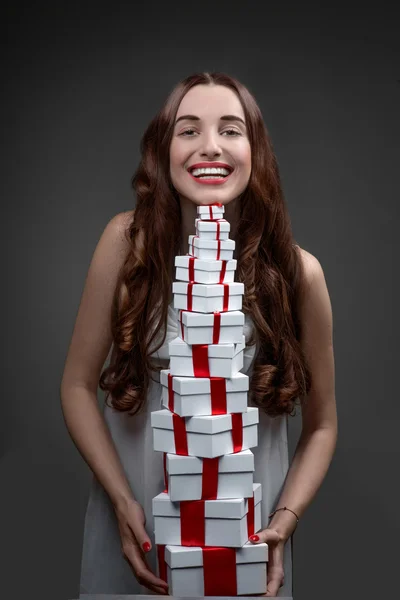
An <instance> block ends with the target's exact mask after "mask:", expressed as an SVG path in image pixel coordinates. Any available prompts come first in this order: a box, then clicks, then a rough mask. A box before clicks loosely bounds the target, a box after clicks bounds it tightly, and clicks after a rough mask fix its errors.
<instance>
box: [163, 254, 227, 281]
mask: <svg viewBox="0 0 400 600" xmlns="http://www.w3.org/2000/svg"><path fill="white" fill-rule="evenodd" d="M190 261H192V264H193V273H190V269H189V265H190ZM236 266H237V260H236V258H233V259H232V260H229V261H228V262H224V261H222V260H201V259H200V258H194V257H192V256H189V255H188V254H186V255H185V256H175V267H176V269H175V279H177V280H178V281H194V282H196V283H208V284H212V283H231V282H233V280H234V278H235V270H236Z"/></svg>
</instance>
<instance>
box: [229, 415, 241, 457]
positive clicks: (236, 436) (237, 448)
mask: <svg viewBox="0 0 400 600" xmlns="http://www.w3.org/2000/svg"><path fill="white" fill-rule="evenodd" d="M231 417H232V442H233V452H234V453H235V452H241V451H242V449H243V419H242V413H232V414H231Z"/></svg>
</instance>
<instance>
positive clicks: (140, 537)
mask: <svg viewBox="0 0 400 600" xmlns="http://www.w3.org/2000/svg"><path fill="white" fill-rule="evenodd" d="M115 513H116V515H117V519H118V527H119V533H120V536H121V543H122V553H123V556H124V558H125V560H126V561H127V562H128V564H129V566H130V567H131V569H132V571H133V574H134V575H135V577H136V579H137V580H138V582H139V583H140V584H141V585H144V586H145V587H147V588H148V589H149V590H151V591H152V592H154V593H156V594H164V595H168V583H167V582H166V581H163V580H162V579H160V578H159V577H156V575H154V573H153V572H152V571H151V570H150V568H149V566H148V564H147V561H146V557H145V554H146V552H149V551H150V550H151V542H150V538H149V536H148V535H147V533H146V529H145V524H146V518H145V515H144V511H143V508H142V507H141V505H140V504H139V503H138V502H136V500H130V501H128V502H126V503H125V504H124V505H123V506H122V507H121V506H118V507H117V508H116V509H115Z"/></svg>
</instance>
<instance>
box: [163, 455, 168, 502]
mask: <svg viewBox="0 0 400 600" xmlns="http://www.w3.org/2000/svg"><path fill="white" fill-rule="evenodd" d="M163 470H164V485H165V488H164V494H168V476H167V453H166V452H163Z"/></svg>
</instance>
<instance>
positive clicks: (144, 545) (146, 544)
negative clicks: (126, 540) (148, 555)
mask: <svg viewBox="0 0 400 600" xmlns="http://www.w3.org/2000/svg"><path fill="white" fill-rule="evenodd" d="M142 548H143V550H144V551H145V552H148V551H149V550H150V544H149V542H144V544H142Z"/></svg>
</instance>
